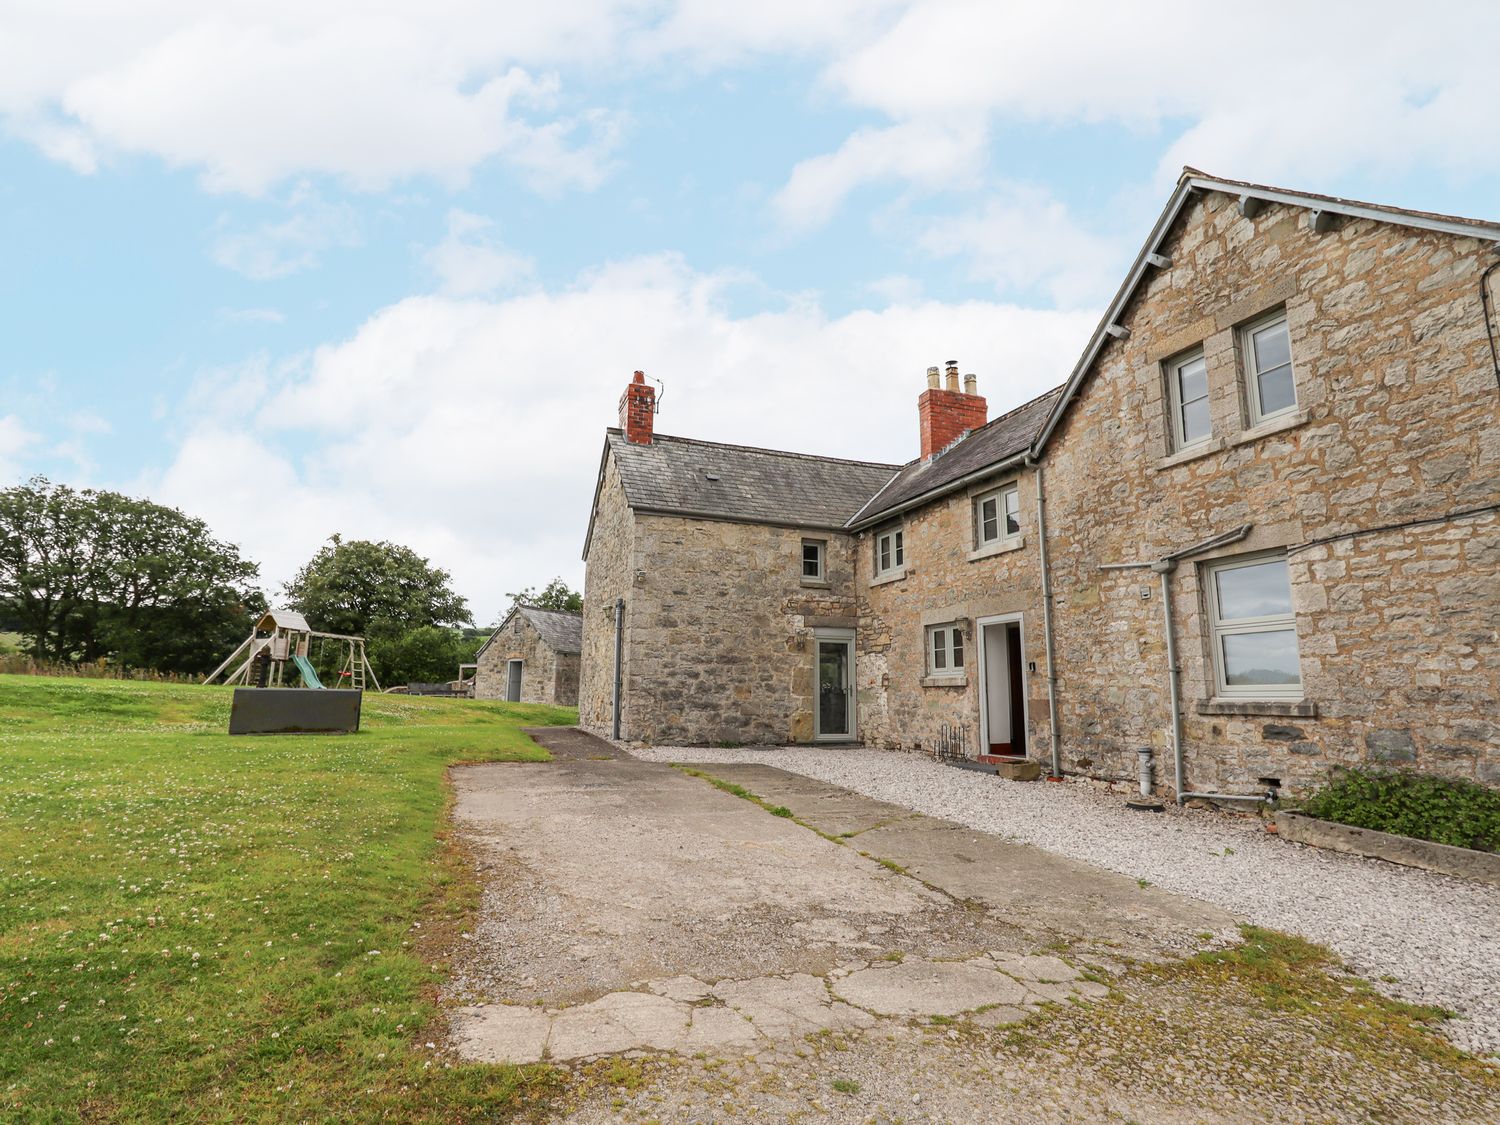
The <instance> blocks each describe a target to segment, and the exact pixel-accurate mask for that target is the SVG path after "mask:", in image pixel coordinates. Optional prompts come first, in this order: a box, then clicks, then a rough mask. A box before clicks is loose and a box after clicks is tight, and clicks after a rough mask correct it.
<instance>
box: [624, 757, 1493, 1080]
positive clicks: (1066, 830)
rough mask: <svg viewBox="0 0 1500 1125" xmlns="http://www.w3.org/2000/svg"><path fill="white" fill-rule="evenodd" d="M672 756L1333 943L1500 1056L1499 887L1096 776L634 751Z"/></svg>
mask: <svg viewBox="0 0 1500 1125" xmlns="http://www.w3.org/2000/svg"><path fill="white" fill-rule="evenodd" d="M630 752H631V753H632V754H634V755H635V756H637V757H640V758H644V759H648V760H652V761H670V762H704V763H715V762H749V763H755V764H758V765H765V766H774V767H775V768H777V769H782V770H786V771H788V772H790V773H797V774H801V775H803V776H805V777H812V778H817V779H819V780H821V781H826V782H830V783H832V784H835V785H840V786H843V787H845V788H847V789H851V790H853V791H855V792H857V793H862V794H864V795H866V796H869V797H874V798H877V799H879V800H882V801H888V802H890V803H892V804H895V805H901V806H903V807H905V808H909V809H913V810H915V811H917V812H921V813H926V814H928V815H930V816H938V817H944V818H947V819H949V820H953V821H957V822H958V823H960V824H964V825H968V826H969V827H971V828H975V829H978V830H980V831H984V832H993V833H996V834H998V835H1001V836H1004V837H1007V838H1009V839H1013V840H1018V841H1021V842H1023V843H1027V844H1033V845H1035V846H1037V847H1040V848H1044V849H1046V850H1048V851H1051V852H1054V853H1056V854H1058V855H1063V856H1067V857H1069V858H1071V859H1078V860H1083V861H1085V862H1087V863H1092V864H1096V865H1098V866H1100V867H1104V868H1107V869H1109V870H1112V871H1117V872H1120V873H1122V874H1125V875H1129V876H1133V877H1135V878H1137V879H1146V880H1149V881H1150V882H1151V883H1152V884H1154V885H1155V886H1157V887H1160V888H1162V889H1163V890H1167V891H1172V892H1176V893H1178V894H1184V895H1191V896H1193V897H1195V898H1198V899H1201V900H1203V901H1205V902H1209V903H1212V904H1214V905H1215V906H1219V907H1222V908H1224V909H1226V910H1230V911H1232V912H1234V913H1235V914H1238V915H1241V916H1243V917H1245V918H1246V919H1248V920H1249V921H1251V922H1253V923H1255V924H1257V925H1261V926H1267V927H1271V928H1274V929H1278V930H1283V931H1286V932H1290V933H1295V934H1299V935H1301V936H1302V937H1304V938H1307V939H1309V940H1312V941H1316V942H1319V943H1321V944H1324V945H1327V946H1329V947H1330V948H1331V949H1333V950H1335V951H1336V952H1338V953H1339V954H1340V955H1341V956H1342V957H1343V958H1344V959H1345V960H1346V961H1347V962H1348V963H1349V964H1350V966H1351V967H1352V968H1354V969H1355V970H1356V971H1357V972H1359V973H1360V974H1361V975H1364V976H1366V977H1368V978H1369V979H1371V980H1372V981H1375V982H1377V983H1378V984H1380V986H1381V987H1382V988H1383V989H1386V990H1387V991H1388V992H1389V993H1390V994H1391V995H1394V996H1397V997H1399V998H1401V999H1404V1000H1410V1001H1413V1002H1417V1003H1423V1004H1434V1005H1438V1006H1440V1007H1443V1008H1448V1009H1451V1010H1453V1011H1456V1012H1458V1013H1460V1015H1461V1017H1462V1018H1461V1019H1458V1020H1453V1021H1450V1022H1449V1023H1447V1024H1446V1025H1445V1030H1446V1032H1447V1034H1448V1035H1449V1036H1450V1037H1451V1038H1452V1039H1453V1040H1454V1041H1455V1042H1456V1043H1457V1044H1459V1045H1460V1046H1462V1047H1464V1048H1465V1049H1466V1050H1469V1051H1472V1052H1474V1053H1477V1054H1500V890H1497V889H1496V888H1493V887H1488V886H1485V885H1483V884H1479V883H1470V882H1467V881H1464V880H1460V879H1452V878H1448V877H1446V876H1442V875H1434V874H1432V873H1430V872H1426V871H1419V870H1416V869H1413V868H1405V867H1397V866H1395V865H1393V864H1388V863H1384V862H1381V861H1379V860H1368V859H1360V858H1358V857H1354V856H1348V855H1342V854H1339V853H1335V852H1327V851H1323V850H1321V849H1316V848H1307V847H1302V846H1300V845H1296V844H1289V843H1287V842H1286V841H1283V840H1278V839H1276V838H1275V837H1272V836H1270V835H1268V834H1267V833H1266V832H1265V830H1264V828H1263V826H1262V825H1261V823H1260V822H1259V821H1258V820H1255V819H1253V818H1250V817H1242V816H1232V815H1229V814H1224V813H1217V812H1209V811H1198V810H1179V809H1176V808H1173V807H1169V808H1168V810H1167V812H1165V813H1164V814H1160V815H1155V814H1148V813H1140V812H1134V811H1130V810H1127V809H1126V808H1125V807H1124V804H1123V794H1122V793H1121V792H1118V791H1111V790H1110V789H1108V788H1107V787H1106V786H1103V785H1101V784H1097V783H1093V782H1087V781H1071V782H1069V783H1067V784H1062V785H1049V784H1038V783H1034V782H1033V783H1023V782H1012V781H1004V780H1002V779H1000V778H997V777H993V776H991V775H987V774H982V773H977V772H971V771H967V770H957V769H952V768H950V767H947V766H943V765H939V764H938V763H936V762H934V761H931V760H930V759H926V758H923V757H919V756H916V755H910V754H901V753H893V752H890V751H883V750H847V749H839V750H833V749H817V748H805V747H798V748H789V749H780V750H774V749H773V750H718V749H708V748H696V747H680V746H677V747H657V748H638V747H632V748H630Z"/></svg>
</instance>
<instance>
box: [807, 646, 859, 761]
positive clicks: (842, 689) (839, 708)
mask: <svg viewBox="0 0 1500 1125" xmlns="http://www.w3.org/2000/svg"><path fill="white" fill-rule="evenodd" d="M817 715H818V722H817V730H816V732H815V733H816V735H817V737H818V738H820V739H829V740H832V741H839V740H844V739H849V738H853V737H854V641H853V639H852V638H838V639H833V640H830V639H826V638H820V639H819V640H818V712H817Z"/></svg>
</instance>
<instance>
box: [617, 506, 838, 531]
mask: <svg viewBox="0 0 1500 1125" xmlns="http://www.w3.org/2000/svg"><path fill="white" fill-rule="evenodd" d="M634 511H635V512H636V513H637V514H638V515H642V516H667V517H678V518H684V519H695V520H712V521H713V522H715V523H746V524H751V525H753V526H755V527H785V528H790V529H791V530H793V531H844V530H847V528H848V526H849V525H848V524H842V523H816V522H811V521H807V520H800V521H799V520H775V519H765V518H761V517H758V516H736V515H726V514H725V513H724V512H706V511H694V510H692V509H689V508H653V507H651V506H649V505H645V506H642V507H639V508H636V509H634Z"/></svg>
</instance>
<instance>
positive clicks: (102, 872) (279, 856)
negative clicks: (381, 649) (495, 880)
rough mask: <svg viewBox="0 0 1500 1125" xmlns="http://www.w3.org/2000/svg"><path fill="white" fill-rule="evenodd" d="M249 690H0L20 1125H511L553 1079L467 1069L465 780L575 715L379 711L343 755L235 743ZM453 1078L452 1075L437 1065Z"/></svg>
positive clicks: (433, 706)
mask: <svg viewBox="0 0 1500 1125" xmlns="http://www.w3.org/2000/svg"><path fill="white" fill-rule="evenodd" d="M229 700H230V693H229V691H228V690H227V689H218V688H201V687H192V686H181V685H163V684H145V683H124V682H118V681H108V680H73V679H47V678H41V677H25V676H0V771H3V772H0V1119H4V1120H17V1119H19V1120H27V1121H33V1120H34V1121H54V1120H55V1121H70V1120H79V1119H83V1120H95V1119H111V1120H152V1121H157V1120H165V1119H192V1120H247V1119H248V1120H278V1121H279V1120H304V1121H348V1120H400V1121H409V1120H442V1121H463V1120H471V1121H472V1120H481V1119H490V1118H492V1117H495V1116H504V1115H507V1114H508V1113H510V1112H513V1111H516V1110H519V1109H522V1108H524V1107H525V1106H526V1105H527V1104H529V1103H531V1102H532V1101H534V1100H535V1099H536V1098H537V1097H539V1096H540V1095H541V1094H542V1093H544V1092H545V1088H546V1086H547V1083H548V1081H549V1079H548V1077H547V1074H546V1072H545V1071H543V1070H540V1069H538V1070H524V1069H520V1068H511V1067H489V1066H457V1067H451V1068H450V1067H447V1066H445V1064H444V1063H443V1062H442V1061H441V1059H437V1058H436V1056H435V1053H434V1052H433V1051H432V1050H431V1049H429V1048H428V1047H427V1046H426V1043H427V1042H428V1041H429V1040H431V1039H433V1038H435V1034H436V1033H437V1031H438V1030H439V1025H438V1023H437V1019H436V1017H437V1006H436V991H437V986H438V983H439V981H440V979H441V972H442V969H441V964H440V960H441V957H442V956H443V952H444V951H443V941H442V937H443V934H444V930H445V927H453V926H459V925H462V923H463V919H464V918H465V916H466V914H467V912H469V911H471V910H472V909H473V907H474V904H475V898H474V895H475V891H474V887H473V884H472V883H471V882H470V881H469V879H468V876H467V875H466V870H467V868H466V867H465V865H464V864H463V863H462V862H460V859H459V857H457V856H456V855H455V854H454V853H453V851H451V850H450V849H449V848H448V846H447V845H446V844H445V843H444V840H443V834H442V829H443V824H444V816H445V809H446V802H447V800H448V796H447V788H446V786H445V784H444V773H445V770H446V768H447V767H448V766H449V765H451V764H453V763H455V762H463V761H507V760H539V759H544V758H545V757H546V753H545V751H543V750H542V749H541V748H540V747H538V746H537V745H536V744H535V743H533V742H532V741H531V740H530V739H529V738H527V737H526V736H525V735H524V734H522V733H521V729H520V728H521V727H522V726H540V725H554V724H556V725H561V724H570V723H572V722H573V721H574V720H575V716H574V713H573V712H571V711H566V710H562V709H558V708H550V707H539V706H530V705H522V704H499V703H476V702H472V701H468V700H446V699H445V700H425V699H409V698H406V697H404V696H380V695H367V696H366V701H365V708H364V727H365V729H364V730H363V731H362V732H361V733H360V734H358V735H352V736H344V737H308V736H303V737H280V738H235V739H231V738H229V737H228V736H227V735H226V734H224V733H223V731H224V730H225V727H226V725H227V722H228V717H229ZM435 1060H436V1061H435Z"/></svg>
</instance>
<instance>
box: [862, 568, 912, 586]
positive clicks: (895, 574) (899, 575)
mask: <svg viewBox="0 0 1500 1125" xmlns="http://www.w3.org/2000/svg"><path fill="white" fill-rule="evenodd" d="M905 578H906V568H905V567H902V568H901V569H900V570H893V571H891V572H890V573H889V574H882V575H880V577H878V578H872V579H870V585H871V586H884V585H885V584H886V583H888V582H901V581H904V580H905Z"/></svg>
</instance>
